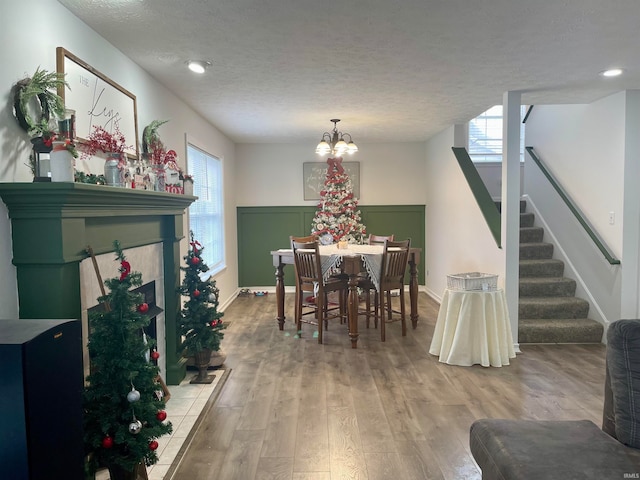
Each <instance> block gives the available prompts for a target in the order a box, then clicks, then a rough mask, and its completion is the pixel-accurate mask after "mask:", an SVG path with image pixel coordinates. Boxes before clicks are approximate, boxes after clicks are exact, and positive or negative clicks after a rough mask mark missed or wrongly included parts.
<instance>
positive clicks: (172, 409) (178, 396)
mask: <svg viewBox="0 0 640 480" xmlns="http://www.w3.org/2000/svg"><path fill="white" fill-rule="evenodd" d="M223 373H224V370H215V371H214V370H210V371H209V375H212V374H215V376H216V377H215V379H214V380H213V383H211V384H209V385H204V384H193V385H192V384H190V383H189V382H190V381H191V379H192V378H193V377H194V375H195V373H194V372H193V371H191V370H189V371H188V372H187V376H186V377H185V379H184V380H183V381H182V382H181V383H180V385H169V386H168V388H169V391H170V392H171V398H170V399H169V401H168V402H167V408H166V411H167V420H169V421H171V423H172V424H173V433H172V434H171V435H165V436H163V437H160V438H159V439H158V444H159V446H158V457H159V460H158V463H156V464H155V465H152V466H150V467H147V475H148V476H149V480H163V479H164V477H165V475H166V473H167V472H168V471H169V469H170V468H171V464H172V463H173V461H174V460H175V458H176V455H177V454H178V452H179V451H180V448H181V447H182V444H183V443H184V441H185V440H186V439H187V436H188V435H189V432H191V429H192V428H193V426H194V425H195V423H196V420H197V419H198V416H199V415H200V413H201V412H202V410H203V409H204V407H205V405H206V404H207V401H208V400H209V397H210V396H211V394H212V393H213V391H214V389H215V387H216V385H218V382H219V381H220V378H221V377H222V375H223ZM96 480H109V472H108V471H107V470H101V471H100V472H98V474H97V475H96Z"/></svg>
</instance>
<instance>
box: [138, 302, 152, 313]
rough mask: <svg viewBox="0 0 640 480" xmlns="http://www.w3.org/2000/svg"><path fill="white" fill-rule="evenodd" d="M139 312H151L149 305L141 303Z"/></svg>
mask: <svg viewBox="0 0 640 480" xmlns="http://www.w3.org/2000/svg"><path fill="white" fill-rule="evenodd" d="M138 311H139V312H140V313H147V312H148V311H149V305H148V304H147V303H141V304H140V305H138Z"/></svg>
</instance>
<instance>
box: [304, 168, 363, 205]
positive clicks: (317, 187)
mask: <svg viewBox="0 0 640 480" xmlns="http://www.w3.org/2000/svg"><path fill="white" fill-rule="evenodd" d="M342 166H343V168H344V171H345V172H346V173H347V175H349V178H350V179H351V184H352V186H353V195H354V196H355V197H356V198H358V199H359V198H360V162H342ZM327 167H328V165H327V163H326V162H305V163H303V164H302V182H303V183H302V186H303V189H304V199H305V200H320V192H321V191H322V189H323V188H324V182H325V180H326V179H327Z"/></svg>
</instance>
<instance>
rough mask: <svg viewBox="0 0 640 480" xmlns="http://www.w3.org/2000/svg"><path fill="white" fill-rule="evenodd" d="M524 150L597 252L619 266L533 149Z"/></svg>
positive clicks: (618, 262)
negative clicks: (595, 247) (575, 219)
mask: <svg viewBox="0 0 640 480" xmlns="http://www.w3.org/2000/svg"><path fill="white" fill-rule="evenodd" d="M524 148H525V150H526V151H527V152H528V153H529V155H530V156H531V158H532V159H533V161H534V162H535V164H536V165H538V168H539V169H540V171H541V172H542V173H543V175H544V176H545V177H547V180H549V183H550V184H551V186H552V187H553V188H554V189H555V191H556V192H557V193H558V195H560V198H562V200H563V201H564V203H565V205H566V206H567V207H568V208H569V210H571V213H573V215H574V216H575V217H576V218H577V219H578V222H580V225H582V228H584V230H585V231H586V232H587V235H589V237H590V238H591V240H592V241H593V243H595V244H596V246H597V247H598V250H600V252H601V253H602V254H603V255H604V257H605V258H606V259H607V261H608V262H609V264H610V265H620V260H618V259H617V258H615V257H614V256H613V253H612V252H611V250H610V249H609V248H608V247H607V246H606V244H605V242H604V240H602V239H601V238H600V236H599V235H598V234H597V233H596V231H595V229H594V228H593V226H592V225H591V224H590V223H589V221H588V220H587V219H586V218H585V216H584V214H583V213H582V212H581V211H580V209H579V208H578V207H577V206H576V204H575V203H574V202H573V200H571V197H570V196H569V194H568V193H567V192H565V191H564V189H563V188H562V187H561V186H560V184H559V183H558V181H557V180H556V179H555V177H554V176H553V175H552V174H551V172H550V171H549V169H547V167H546V166H545V164H544V163H543V162H542V160H540V158H539V157H538V156H537V155H536V153H535V150H534V149H533V147H524Z"/></svg>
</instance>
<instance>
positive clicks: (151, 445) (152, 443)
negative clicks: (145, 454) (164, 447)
mask: <svg viewBox="0 0 640 480" xmlns="http://www.w3.org/2000/svg"><path fill="white" fill-rule="evenodd" d="M157 449H158V442H156V441H155V440H151V441H150V442H149V450H157Z"/></svg>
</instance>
